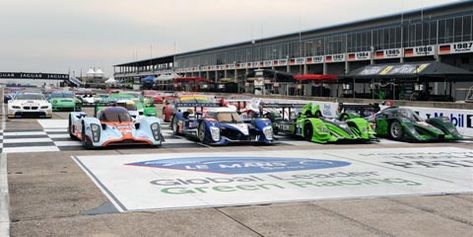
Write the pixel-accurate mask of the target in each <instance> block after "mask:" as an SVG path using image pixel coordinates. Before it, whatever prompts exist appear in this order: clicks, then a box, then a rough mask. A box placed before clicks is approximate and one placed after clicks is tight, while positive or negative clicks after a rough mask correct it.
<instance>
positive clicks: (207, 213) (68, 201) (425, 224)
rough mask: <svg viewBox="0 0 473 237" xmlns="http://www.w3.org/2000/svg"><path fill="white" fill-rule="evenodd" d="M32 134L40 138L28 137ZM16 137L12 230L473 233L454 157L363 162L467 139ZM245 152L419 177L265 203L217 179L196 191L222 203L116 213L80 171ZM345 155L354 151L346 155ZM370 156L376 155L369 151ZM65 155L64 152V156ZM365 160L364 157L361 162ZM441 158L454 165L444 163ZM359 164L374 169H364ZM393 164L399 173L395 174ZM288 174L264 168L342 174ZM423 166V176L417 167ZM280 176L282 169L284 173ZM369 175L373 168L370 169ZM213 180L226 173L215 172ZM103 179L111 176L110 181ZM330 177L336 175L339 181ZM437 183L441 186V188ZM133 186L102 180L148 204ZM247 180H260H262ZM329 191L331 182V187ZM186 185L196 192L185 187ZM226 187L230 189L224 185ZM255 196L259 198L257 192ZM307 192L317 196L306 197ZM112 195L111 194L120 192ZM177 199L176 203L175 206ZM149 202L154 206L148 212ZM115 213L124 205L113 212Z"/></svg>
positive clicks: (24, 123) (472, 203)
mask: <svg viewBox="0 0 473 237" xmlns="http://www.w3.org/2000/svg"><path fill="white" fill-rule="evenodd" d="M86 111H87V109H86ZM158 111H160V110H158ZM67 115H68V113H67V112H59V113H54V115H53V120H51V121H55V120H58V121H59V120H64V119H67ZM48 129H54V128H48ZM3 130H4V131H3V134H4V133H5V132H6V133H7V134H8V132H10V133H13V132H16V133H20V132H25V133H31V132H37V133H38V132H39V131H43V132H44V130H45V128H44V127H43V126H42V125H41V123H39V122H38V121H37V120H36V119H15V120H13V119H12V120H5V127H4V128H3ZM25 133H24V134H25ZM46 133H48V132H46ZM53 134H54V133H53ZM10 135H12V134H10ZM35 136H41V135H40V134H37V135H35ZM2 138H4V136H2ZM18 138H20V139H21V138H22V137H21V136H20V137H16V138H12V139H18ZM40 138H41V137H40ZM32 139H34V138H32ZM51 140H52V139H51ZM3 141H4V139H3V140H2V145H5V144H4V143H3ZM53 143H54V142H53ZM25 144H26V145H27V146H21V148H18V149H17V150H16V151H18V152H12V153H8V154H7V157H8V158H7V159H8V182H9V195H10V221H11V234H12V236H45V235H53V236H69V235H71V233H73V234H72V235H76V236H86V235H87V236H90V235H101V236H114V235H119V236H129V235H132V234H133V235H136V234H138V235H148V236H149V235H154V236H196V235H215V236H221V235H230V236H287V235H294V236H314V235H317V236H324V235H326V236H336V235H345V234H346V233H348V232H349V233H350V234H352V235H357V236H365V235H370V236H372V235H377V236H406V235H412V236H414V235H431V236H442V235H443V236H445V235H450V236H452V235H453V236H469V235H470V234H471V231H472V230H473V229H472V228H473V196H472V195H471V189H472V183H473V182H471V181H472V179H473V177H472V176H471V175H470V176H468V174H466V175H465V173H464V171H459V170H461V169H471V168H469V167H465V166H468V165H469V163H456V165H458V166H461V165H463V168H462V167H448V166H447V165H446V164H443V165H439V164H438V163H437V165H436V167H418V166H419V165H423V166H426V165H428V164H429V163H427V161H423V162H424V163H415V162H419V160H416V159H412V160H410V161H407V160H404V161H401V162H404V163H402V164H401V163H397V164H398V165H397V166H395V165H392V164H387V163H382V165H383V166H386V167H379V165H380V164H379V163H377V162H373V160H376V159H378V158H379V153H381V152H384V151H392V150H388V149H397V151H399V149H401V150H403V149H408V150H407V151H409V152H411V151H412V150H411V149H414V151H415V150H417V151H424V152H425V151H429V150H432V151H434V150H435V149H437V151H439V150H440V151H441V150H442V148H444V147H445V149H450V151H452V150H451V149H461V150H462V151H464V149H467V150H471V144H470V143H436V144H433V145H432V144H410V143H399V142H380V143H375V144H361V145H360V144H344V145H319V144H313V143H307V142H305V141H294V143H292V144H291V143H288V144H282V145H276V146H229V147H208V146H198V147H179V146H178V147H176V146H174V147H164V146H163V147H162V148H158V149H149V148H146V147H138V148H114V149H106V150H90V151H87V150H83V149H81V148H80V147H79V148H78V149H64V150H62V149H59V148H58V149H57V150H54V151H40V152H37V151H38V150H35V149H38V148H35V147H38V146H33V145H31V144H32V143H31V141H30V142H25ZM194 144H195V142H194ZM56 147H58V146H56ZM59 147H60V146H59ZM430 147H435V149H433V148H432V149H429V148H430ZM370 151H373V152H370ZM248 152H250V153H251V155H252V156H255V155H256V156H264V155H265V154H266V155H268V154H271V156H283V157H287V156H289V155H288V154H290V156H291V157H292V156H293V155H296V156H298V157H299V158H300V156H304V155H305V156H313V155H314V154H317V155H319V154H322V155H321V156H318V158H319V159H322V158H323V159H324V160H327V159H328V160H338V161H345V162H350V163H352V164H354V163H356V165H357V166H359V167H358V168H357V169H358V170H356V171H355V170H352V171H350V172H379V171H378V169H380V170H382V171H383V172H384V171H386V170H390V171H389V172H393V173H394V174H396V175H397V174H400V173H402V175H401V176H400V177H397V178H402V179H405V180H408V181H411V182H415V183H418V182H420V181H419V180H422V182H427V183H426V185H425V189H426V190H420V191H419V190H416V191H412V192H404V193H402V192H397V193H393V194H391V193H390V192H392V191H393V189H392V188H390V187H392V186H393V185H391V184H392V183H394V182H396V180H390V182H392V183H391V184H388V183H380V182H381V181H378V183H377V184H371V186H370V185H368V184H366V185H367V186H368V187H367V189H366V190H363V192H361V195H354V191H353V189H344V188H343V187H341V189H339V190H342V191H343V190H345V191H346V194H345V195H341V194H337V195H331V193H330V192H327V190H326V189H327V187H316V188H318V189H321V190H319V191H315V194H314V192H311V193H310V194H309V197H312V198H305V197H304V198H300V197H299V193H297V195H294V196H296V197H289V198H285V199H284V200H283V199H281V198H280V197H281V196H280V195H279V193H277V194H278V195H274V193H273V194H268V196H269V198H267V199H266V200H251V199H249V198H251V197H252V196H255V195H248V194H242V193H241V192H236V191H233V190H237V191H238V190H239V189H241V188H243V189H247V190H243V191H244V192H246V193H253V192H255V191H258V190H253V191H249V189H255V187H254V186H249V184H248V183H246V184H243V185H247V186H241V185H242V183H239V184H236V185H226V184H225V185H224V186H229V187H231V188H228V187H227V188H221V187H220V188H217V191H215V190H214V189H212V188H210V189H202V190H204V191H206V192H207V191H208V190H209V191H210V193H211V194H215V193H216V192H218V194H220V193H225V194H226V195H227V196H224V197H223V198H221V199H222V200H224V202H226V203H218V202H216V201H215V200H214V201H212V200H208V199H203V198H202V197H201V196H196V194H195V193H190V195H191V196H194V198H193V201H197V202H200V203H201V204H202V203H203V204H204V205H201V204H199V205H195V204H192V203H191V204H192V205H189V201H187V203H186V202H185V201H182V200H180V202H178V204H177V205H174V206H172V207H169V205H168V206H166V207H164V208H161V207H156V206H147V207H146V206H145V207H144V208H143V207H139V206H138V208H126V207H127V206H126V205H125V210H120V208H119V205H117V204H116V203H114V200H113V198H110V196H109V195H108V194H107V192H106V191H104V189H103V187H101V185H100V184H99V183H98V182H97V180H98V181H100V180H102V181H100V182H104V183H102V184H103V186H105V187H108V186H107V185H108V184H105V183H107V182H108V181H107V179H94V178H93V177H91V174H95V175H100V172H97V171H93V170H92V169H90V172H88V171H84V167H89V168H90V167H92V166H94V165H95V167H96V168H98V169H96V170H99V171H100V170H101V169H102V170H103V167H104V166H110V167H114V169H113V172H114V173H116V174H117V175H119V176H123V177H127V178H124V179H121V181H126V180H127V179H130V180H135V181H136V179H139V176H134V175H133V174H134V173H130V172H127V171H123V170H118V169H115V168H116V167H120V166H123V165H122V163H127V164H129V163H137V162H141V161H148V160H159V159H162V158H170V156H174V157H190V156H191V155H192V156H199V155H201V156H222V155H226V156H228V155H233V156H236V155H238V156H241V155H242V154H243V155H245V154H246V155H247V156H249V155H248ZM356 152H358V153H356ZM360 153H361V154H364V155H365V157H363V158H360V157H359V155H360ZM308 154H309V155H308ZM327 154H328V155H327ZM370 154H372V157H370ZM355 155H356V157H354V156H355ZM322 156H324V157H322ZM327 156H330V157H327ZM375 156H376V157H378V158H373V157H375ZM71 157H74V159H73V158H71ZM381 158H383V157H381ZM383 159H384V158H383ZM77 160H81V161H83V162H84V161H86V160H87V162H90V166H87V165H86V164H83V165H80V164H79V165H78V163H76V162H77ZM118 161H120V162H121V163H120V162H118ZM421 161H422V160H421ZM95 162H102V163H104V164H103V165H102V166H97V164H94V163H95ZM366 162H368V163H371V164H366ZM382 162H400V161H399V160H397V159H396V158H394V160H383V161H382ZM408 162H410V163H412V164H411V166H412V167H405V168H403V167H401V166H400V165H404V166H408V164H407V163H408ZM414 165H415V167H414ZM431 165H432V164H431ZM449 165H455V164H452V163H449ZM367 166H369V167H370V168H372V169H376V170H373V171H370V170H367V169H366V167H367ZM100 167H102V168H100ZM348 167H350V166H348ZM387 167H390V168H387ZM126 168H133V169H137V170H139V171H138V172H142V171H143V169H145V170H148V171H149V172H151V173H153V172H156V169H159V168H154V167H138V166H134V167H132V166H130V167H126ZM343 168H347V167H341V168H340V169H343ZM336 169H338V168H336ZM396 170H407V171H402V172H401V171H396ZM113 172H112V173H113ZM143 172H145V171H143ZM168 172H169V173H164V174H162V175H163V177H161V179H166V180H167V181H169V180H171V181H175V179H178V178H179V177H178V176H176V175H175V174H173V173H172V172H178V173H179V175H182V174H184V176H186V175H189V173H190V174H191V176H189V179H190V178H198V177H202V176H200V175H197V173H198V172H195V171H182V170H169V171H168ZM297 172H301V173H290V172H289V173H286V172H280V173H277V174H272V173H271V174H269V175H274V177H278V178H280V179H284V180H286V179H287V180H286V181H285V182H299V183H295V184H298V185H301V186H304V187H305V189H311V188H314V187H315V186H321V185H322V184H321V183H318V182H320V180H317V179H309V178H307V179H299V180H289V179H293V178H294V175H296V177H299V178H301V177H303V176H302V175H312V176H314V175H329V174H333V173H337V172H342V171H335V170H333V172H332V171H328V170H327V171H323V172H320V170H315V171H314V170H309V171H297ZM406 172H409V173H406ZM424 172H429V173H427V174H426V173H424ZM135 174H136V173H135ZM155 174H156V173H155ZM160 174H161V173H160ZM203 174H204V176H205V177H207V176H208V174H207V173H203ZM286 174H291V175H292V176H290V175H286ZM377 174H378V175H379V173H377ZM469 174H471V172H470V173H469ZM247 175H254V174H247ZM266 175H268V174H265V178H266ZM425 176H428V177H425ZM445 176H446V177H445ZM212 177H213V176H212ZM212 177H211V178H212ZM219 177H220V176H219ZM223 177H227V176H225V175H224V176H223ZM267 177H269V176H267ZM274 177H273V178H274ZM131 178H133V179H131ZM213 178H216V177H213ZM350 178H351V179H350ZM367 178H369V177H365V178H364V179H360V177H347V178H345V179H343V180H345V183H346V182H347V181H348V179H350V181H351V182H352V183H353V182H354V180H353V179H356V180H358V182H367V181H366V180H365V179H367ZM383 178H396V177H383ZM157 179H158V178H156V177H154V178H153V179H151V180H146V182H143V183H149V181H153V180H157ZM274 179H276V178H274ZM411 179H413V180H411ZM110 180H112V181H113V180H115V181H116V179H115V178H110ZM185 180H188V179H183V181H185ZM337 180H338V181H340V179H337ZM363 180H365V181H363ZM383 180H384V179H383ZM426 180H428V181H426ZM432 180H436V181H432ZM302 181H303V182H304V183H302ZM371 182H374V181H371ZM397 182H398V183H397V184H395V185H394V186H396V185H397V186H400V185H399V183H400V180H397ZM429 182H433V183H429ZM452 182H453V183H452ZM379 183H380V184H379ZM415 183H408V182H405V183H401V185H403V189H404V188H406V187H411V188H412V187H415V188H418V186H419V185H413V186H407V184H415ZM438 183H442V185H439V184H438ZM444 183H445V186H444ZM133 184H134V185H133ZM133 184H132V185H131V186H130V184H126V182H125V183H123V182H119V184H113V183H111V184H110V185H111V187H114V186H116V187H117V188H118V189H123V190H122V192H124V193H127V192H128V193H130V196H131V198H133V197H140V196H143V198H142V201H135V202H136V203H138V204H139V205H142V204H143V203H146V202H149V201H150V200H147V199H148V198H146V195H147V193H150V192H149V190H147V189H146V187H145V189H144V190H141V192H142V193H140V192H137V190H138V189H135V188H136V187H134V186H141V184H137V183H133ZM220 185H221V184H220ZM238 185H240V186H238ZM256 185H264V183H258V184H256ZM275 185H278V184H275ZM275 185H273V186H270V185H268V186H258V187H259V188H260V189H261V190H259V191H268V189H272V190H273V191H274V190H278V189H279V188H278V187H277V186H275ZM325 185H328V183H325ZM191 186H192V185H190V186H189V187H191ZM201 186H202V185H200V186H196V187H201ZM237 186H238V187H237ZM373 186H376V188H375V190H373ZM460 187H461V188H460ZM338 188H340V187H338ZM330 189H333V187H331V188H330ZM376 189H377V190H376ZM192 190H193V191H196V190H195V187H193V189H192ZM229 190H232V191H231V192H230V191H229ZM333 190H335V189H333ZM174 191H176V190H174ZM180 191H182V190H180ZM221 191H229V192H221ZM335 191H336V190H335ZM398 191H399V190H398ZM184 192H185V191H184ZM336 192H338V191H336ZM370 192H371V193H370ZM207 193H208V192H207ZM373 193H374V194H373ZM112 194H113V192H112ZM304 195H307V194H304ZM256 196H259V197H261V196H260V195H256ZM314 196H316V197H317V198H313V197H314ZM274 197H276V198H279V200H276V199H274ZM230 198H233V199H236V201H233V202H231V201H232V199H230ZM173 199H175V198H173ZM118 200H119V201H121V199H118ZM160 203H162V202H160ZM179 203H181V204H180V205H179ZM117 206H118V208H117ZM132 207H133V206H132ZM157 209H159V211H156V210H157ZM120 211H124V212H123V213H119V212H120ZM447 230H448V232H447Z"/></svg>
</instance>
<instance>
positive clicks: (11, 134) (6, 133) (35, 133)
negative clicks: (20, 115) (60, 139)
mask: <svg viewBox="0 0 473 237" xmlns="http://www.w3.org/2000/svg"><path fill="white" fill-rule="evenodd" d="M32 135H48V134H47V133H46V132H4V133H3V136H4V137H5V136H32Z"/></svg>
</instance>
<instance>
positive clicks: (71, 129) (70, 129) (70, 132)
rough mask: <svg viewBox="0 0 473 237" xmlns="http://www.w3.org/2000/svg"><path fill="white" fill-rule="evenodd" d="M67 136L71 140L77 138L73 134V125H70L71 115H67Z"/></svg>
mask: <svg viewBox="0 0 473 237" xmlns="http://www.w3.org/2000/svg"><path fill="white" fill-rule="evenodd" d="M68 130H69V131H68V132H69V137H70V138H71V139H73V140H77V138H76V136H74V127H73V126H72V119H71V115H69V129H68Z"/></svg>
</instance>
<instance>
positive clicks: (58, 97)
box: [48, 91, 82, 111]
mask: <svg viewBox="0 0 473 237" xmlns="http://www.w3.org/2000/svg"><path fill="white" fill-rule="evenodd" d="M48 101H49V102H50V103H51V105H52V106H53V111H63V110H72V111H80V110H81V108H82V101H81V100H79V99H78V98H76V96H75V95H74V93H72V92H69V91H54V92H52V93H51V94H49V96H48Z"/></svg>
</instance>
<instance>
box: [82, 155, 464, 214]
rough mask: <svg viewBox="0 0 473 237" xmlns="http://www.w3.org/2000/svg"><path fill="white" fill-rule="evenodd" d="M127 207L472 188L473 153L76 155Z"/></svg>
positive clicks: (114, 200) (119, 203) (104, 189)
mask: <svg viewBox="0 0 473 237" xmlns="http://www.w3.org/2000/svg"><path fill="white" fill-rule="evenodd" d="M73 160H74V161H75V162H76V163H77V164H78V165H79V166H80V167H81V168H82V169H83V170H84V172H86V173H87V174H88V175H89V177H90V178H91V179H92V180H93V181H94V183H95V184H96V185H97V186H98V187H99V188H100V189H101V191H102V192H103V193H104V195H106V196H107V197H108V198H109V200H110V201H111V202H112V203H113V204H114V205H115V207H116V208H117V209H118V210H119V211H122V212H125V211H144V210H154V209H167V208H191V207H216V206H228V205H229V206H233V205H252V204H262V203H277V202H293V201H307V200H318V199H330V198H359V197H379V196H398V195H435V194H442V193H462V192H472V191H473V186H472V185H471V184H472V182H473V176H471V174H472V173H473V168H472V167H473V151H472V150H469V149H461V148H452V147H424V148H384V149H342V150H340V149H337V150H282V151H265V152H228V151H225V152H223V151H222V152H215V151H213V152H195V153H161V154H160V153H154V154H139V155H138V154H132V155H121V156H118V155H116V154H115V155H96V156H79V157H73Z"/></svg>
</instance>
